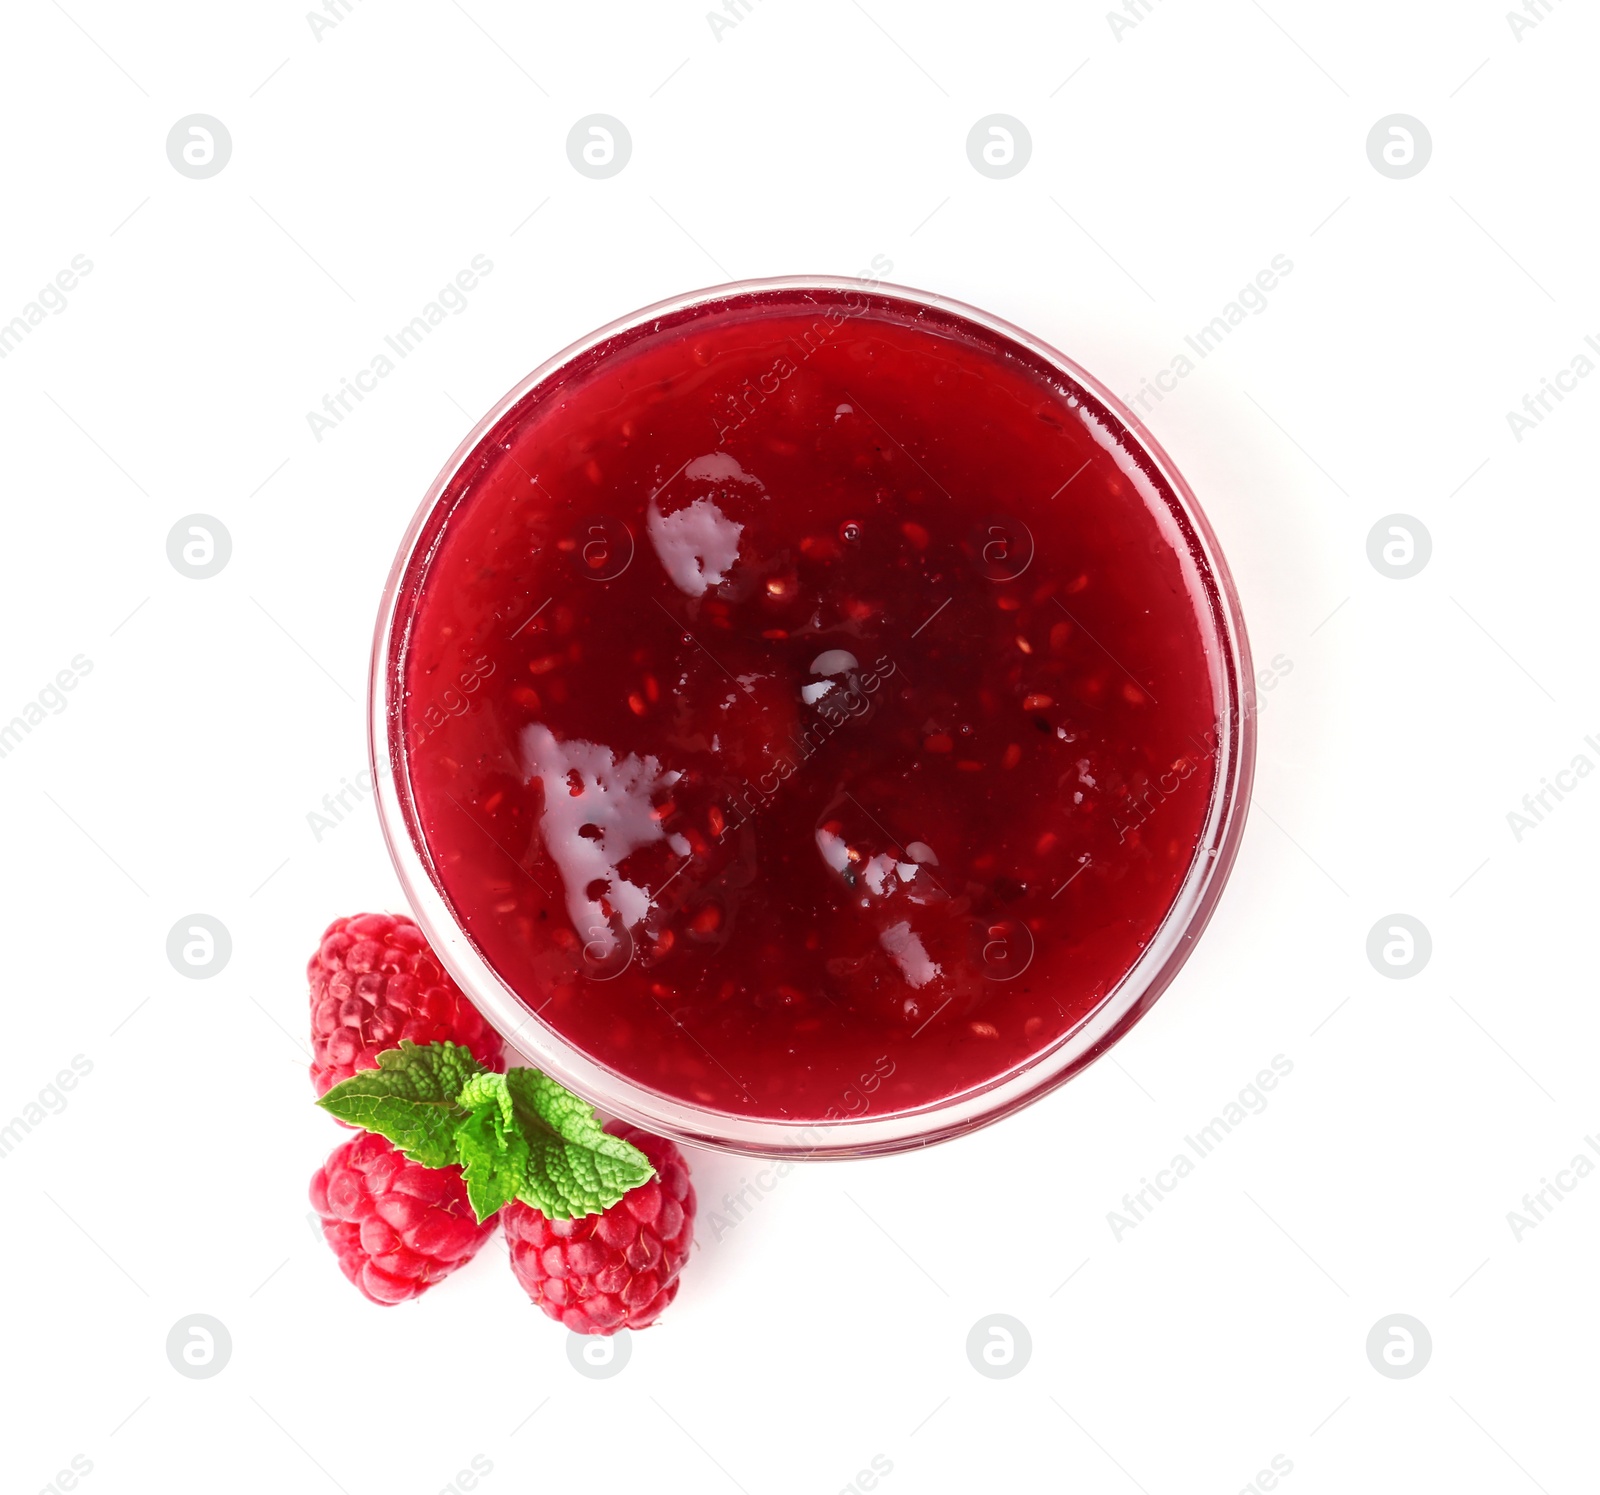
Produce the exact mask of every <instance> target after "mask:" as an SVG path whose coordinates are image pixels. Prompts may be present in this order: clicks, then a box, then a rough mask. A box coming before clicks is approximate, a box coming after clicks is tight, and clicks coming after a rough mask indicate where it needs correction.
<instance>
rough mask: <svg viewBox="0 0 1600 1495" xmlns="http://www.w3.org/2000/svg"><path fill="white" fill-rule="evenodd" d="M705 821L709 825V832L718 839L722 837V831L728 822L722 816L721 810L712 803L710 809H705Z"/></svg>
mask: <svg viewBox="0 0 1600 1495" xmlns="http://www.w3.org/2000/svg"><path fill="white" fill-rule="evenodd" d="M706 823H707V824H708V825H709V826H710V827H711V834H712V835H713V836H716V837H717V838H718V839H719V840H720V839H721V838H722V832H723V831H724V830H725V829H726V828H727V824H728V822H727V820H726V819H725V818H724V817H723V814H722V811H721V810H719V809H718V808H717V807H716V806H715V805H712V807H711V808H710V810H709V811H707V813H706Z"/></svg>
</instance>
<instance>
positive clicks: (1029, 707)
mask: <svg viewBox="0 0 1600 1495" xmlns="http://www.w3.org/2000/svg"><path fill="white" fill-rule="evenodd" d="M1054 705H1055V702H1054V701H1053V700H1051V699H1050V697H1049V696H1040V695H1033V696H1024V697H1023V698H1022V709H1023V710H1024V711H1044V710H1047V709H1048V708H1049V707H1051V706H1054Z"/></svg>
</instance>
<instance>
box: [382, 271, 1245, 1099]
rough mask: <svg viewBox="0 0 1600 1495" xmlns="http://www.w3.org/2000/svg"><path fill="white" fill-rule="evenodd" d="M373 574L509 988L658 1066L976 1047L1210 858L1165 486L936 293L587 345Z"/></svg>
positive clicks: (1078, 991)
mask: <svg viewBox="0 0 1600 1495" xmlns="http://www.w3.org/2000/svg"><path fill="white" fill-rule="evenodd" d="M399 586H400V588H401V590H402V592H403V594H404V598H405V601H404V603H403V607H404V608H406V609H409V611H408V613H407V615H406V616H405V617H404V618H403V619H402V620H401V621H400V622H399V623H397V624H396V625H395V626H394V627H393V629H392V631H391V634H390V650H391V657H390V666H389V667H390V669H391V670H392V671H393V672H394V675H395V678H396V681H397V688H396V690H395V692H394V695H393V698H392V700H393V704H392V706H391V712H392V715H391V719H390V727H389V730H390V743H391V750H392V753H393V757H394V761H395V764H396V770H397V775H398V777H399V778H401V779H402V780H403V781H404V785H405V788H404V793H405V795H406V796H407V805H406V814H407V817H408V822H409V831H410V835H411V837H412V839H413V840H414V842H415V843H416V845H417V846H418V848H419V850H420V851H421V854H422V857H423V859H424V862H425V864H426V867H427V871H428V875H429V876H430V877H431V879H432V881H433V883H434V885H435V886H436V888H437V889H438V891H439V892H440V893H441V894H442V895H443V898H444V900H445V902H446V903H447V905H448V907H449V909H450V911H451V912H452V914H453V916H454V919H455V921H456V923H457V924H459V926H460V927H461V929H462V930H464V931H465V933H466V934H467V936H468V937H469V938H470V940H471V942H472V944H473V945H474V946H475V947H476V950H477V952H478V953H479V955H481V957H482V959H483V960H484V961H486V962H487V964H488V965H489V966H490V967H491V968H492V969H493V971H494V972H495V973H497V974H498V975H499V977H500V979H501V980H502V981H503V982H504V983H505V984H506V985H507V986H509V987H510V988H511V990H512V991H513V992H515V993H516V994H517V996H518V997H520V999H521V1001H522V1003H523V1004H524V1005H525V1007H526V1008H527V1010H528V1012H529V1013H531V1014H532V1016H531V1017H529V1018H528V1019H527V1022H528V1023H529V1024H532V1025H546V1026H547V1027H548V1029H549V1030H551V1031H553V1033H554V1034H555V1035H557V1036H558V1037H559V1038H560V1039H562V1040H564V1041H565V1043H566V1044H568V1045H570V1046H571V1047H572V1048H573V1049H575V1050H576V1051H578V1052H579V1053H581V1054H582V1055H584V1056H587V1058H588V1059H589V1060H590V1061H592V1062H593V1063H594V1064H596V1065H598V1066H600V1067H602V1068H603V1069H605V1070H607V1071H609V1072H611V1073H613V1074H616V1075H618V1076H621V1077H623V1078H625V1079H626V1080H627V1081H628V1082H629V1083H631V1084H632V1085H634V1086H638V1087H642V1088H643V1089H644V1090H646V1091H649V1092H652V1093H654V1094H656V1095H659V1096H663V1097H667V1098H670V1099H671V1100H673V1101H675V1102H681V1103H682V1104H684V1105H689V1106H693V1107H699V1108H706V1109H709V1110H713V1111H716V1112H719V1113H723V1114H730V1115H738V1116H743V1117H750V1118H776V1119H781V1120H783V1121H794V1122H802V1121H804V1122H811V1121H831V1120H834V1119H837V1118H841V1117H855V1116H863V1115H865V1116H882V1115H888V1114H892V1113H901V1112H906V1111H914V1110H917V1109H919V1108H927V1107H932V1106H935V1105H937V1104H938V1103H940V1102H942V1101H944V1100H946V1099H947V1098H949V1097H952V1096H956V1095H959V1094H961V1093H964V1092H972V1091H975V1090H981V1089H982V1088H984V1087H988V1086H992V1085H994V1084H996V1083H997V1082H998V1081H999V1080H1001V1079H1002V1078H1003V1077H1006V1076H1008V1075H1014V1074H1016V1073H1017V1072H1018V1071H1019V1070H1021V1069H1023V1068H1025V1067H1026V1066H1028V1065H1030V1063H1032V1062H1035V1061H1036V1060H1037V1059H1038V1056H1040V1055H1041V1054H1043V1053H1044V1052H1045V1051H1047V1050H1049V1049H1051V1048H1052V1047H1053V1046H1056V1045H1058V1044H1060V1043H1061V1041H1062V1040H1063V1039H1064V1038H1065V1037H1066V1036H1067V1035H1069V1034H1071V1033H1072V1032H1073V1031H1074V1030H1075V1029H1077V1028H1079V1027H1080V1026H1081V1025H1083V1024H1084V1022H1085V1020H1086V1019H1087V1018H1089V1017H1090V1015H1091V1014H1093V1013H1095V1011H1096V1009H1097V1008H1098V1007H1100V1005H1101V1004H1102V1003H1103V1002H1105V1001H1106V999H1107V997H1108V994H1110V993H1112V992H1113V990H1114V989H1115V988H1117V987H1118V985H1119V983H1121V982H1122V981H1123V979H1124V977H1126V976H1127V975H1128V973H1129V972H1130V970H1132V969H1133V968H1134V966H1135V964H1136V963H1137V962H1138V961H1139V960H1140V958H1141V956H1142V954H1143V953H1144V952H1145V950H1146V948H1147V946H1149V945H1150V944H1151V942H1152V940H1153V938H1154V937H1155V936H1156V934H1157V931H1158V929H1160V927H1161V926H1162V924H1163V921H1164V920H1165V919H1166V918H1167V916H1168V914H1169V911H1171V910H1172V909H1173V908H1174V905H1175V902H1177V901H1178V900H1179V898H1180V891H1181V890H1182V889H1183V888H1184V887H1185V884H1186V880H1188V879H1190V878H1191V874H1192V873H1193V872H1194V870H1195V868H1196V867H1197V866H1198V865H1200V864H1201V863H1202V862H1203V860H1204V858H1205V857H1206V856H1208V855H1214V854H1215V853H1214V851H1212V850H1209V849H1208V848H1209V846H1210V845H1212V844H1213V843H1212V842H1208V840H1207V837H1208V836H1210V835H1212V833H1213V832H1214V829H1215V826H1214V819H1215V817H1214V806H1215V803H1216V801H1217V796H1218V794H1219V783H1220V781H1221V777H1222V775H1221V769H1220V767H1219V763H1220V758H1221V755H1220V754H1219V750H1218V742H1219V733H1222V734H1223V735H1224V736H1226V732H1225V730H1224V725H1223V723H1222V721H1221V718H1222V717H1223V715H1224V714H1225V712H1226V710H1227V707H1226V704H1225V703H1226V700H1227V684H1226V681H1225V680H1224V667H1223V664H1222V663H1221V662H1220V661H1219V645H1218V643H1217V639H1218V636H1219V624H1218V622H1217V612H1218V607H1219V604H1218V601H1217V598H1218V595H1219V587H1218V584H1217V582H1216V579H1215V578H1214V577H1213V576H1212V574H1211V573H1210V572H1209V571H1208V570H1207V569H1206V561H1205V556H1204V549H1203V546H1202V544H1201V543H1200V541H1199V540H1198V539H1197V537H1196V533H1195V531H1194V529H1193V528H1192V526H1191V522H1190V518H1189V516H1188V515H1187V513H1186V511H1185V510H1184V508H1183V506H1182V504H1181V503H1180V502H1178V501H1177V499H1176V498H1175V497H1174V495H1173V493H1172V491H1171V489H1170V487H1169V486H1168V485H1167V483H1166V480H1165V479H1164V478H1163V477H1162V476H1161V473H1160V471H1159V470H1158V468H1157V466H1156V465H1155V464H1154V463H1153V462H1152V461H1151V460H1150V459H1149V458H1148V456H1147V455H1146V453H1145V452H1144V450H1143V449H1142V448H1141V447H1140V445H1139V444H1138V443H1137V442H1136V441H1135V440H1134V439H1133V438H1132V437H1131V436H1130V435H1129V433H1128V432H1127V430H1126V428H1125V427H1124V426H1123V424H1122V423H1121V421H1119V420H1118V418H1117V417H1116V416H1115V415H1114V414H1113V413H1112V412H1111V411H1110V410H1108V409H1107V408H1106V406H1105V405H1104V404H1103V403H1102V402H1101V400H1100V399H1099V398H1098V397H1097V396H1095V395H1094V394H1092V393H1091V392H1089V391H1088V390H1087V389H1085V388H1083V387H1080V386H1078V385H1077V384H1076V383H1075V382H1073V381H1072V380H1070V379H1069V378H1067V377H1066V375H1064V373H1063V372H1062V370H1061V369H1060V368H1059V367H1056V366H1055V365H1053V364H1052V363H1051V362H1050V361H1049V360H1047V359H1045V358H1044V357H1043V356H1042V355H1041V354H1040V353H1039V352H1037V351H1036V350H1034V349H1032V348H1030V347H1028V346H1025V345H1024V344H1022V343H1020V342H1017V341H1013V340H1012V339H1011V338H1009V337H1007V336H1006V335H1004V334H1003V333H1001V332H1000V331H998V330H997V329H993V328H990V327H986V326H983V325H980V324H978V323H976V322H974V321H972V320H970V319H969V318H967V317H965V316H962V315H959V314H957V313H955V312H953V311H948V310H943V309H941V308H939V307H938V306H937V304H929V303H926V302H919V301H911V300H908V299H907V298H906V297H905V296H903V295H889V294H885V293H881V292H871V291H866V290H862V289H857V288H849V289H847V288H845V287H844V286H843V285H842V284H834V285H818V286H812V287H807V288H778V289H763V288H756V289H751V290H743V291H734V292H731V293H729V294H726V295H722V296H720V297H717V298H711V299H705V298H702V299H700V300H699V301H698V302H696V303H694V304H692V305H688V306H684V307H680V308H679V309H677V310H676V311H672V312H670V313H669V314H665V315H662V316H659V317H655V318H644V319H641V320H636V321H635V322H634V323H633V324H632V325H629V326H627V327H625V328H624V329H623V330H622V331H620V332H615V333H613V334H611V335H610V336H608V337H605V338H603V339H602V340H600V341H599V342H597V343H592V344H590V345H589V346H588V347H587V348H586V349H585V350H584V351H582V352H581V353H579V354H578V355H577V356H576V357H575V358H573V359H572V360H571V361H569V362H568V363H566V364H565V365H563V366H562V367H560V368H559V369H557V370H556V371H555V372H553V373H551V374H549V375H547V376H545V377H543V378H541V379H539V380H538V381H536V382H535V383H534V384H533V385H532V387H530V388H529V389H527V391H526V392H525V393H524V394H523V395H522V397H521V398H520V399H518V400H517V401H516V402H515V403H514V404H512V405H511V406H510V407H509V408H508V409H507V410H506V411H505V413H504V414H503V415H502V416H501V417H500V418H499V419H498V421H497V422H496V423H495V424H494V425H493V426H492V427H491V428H490V429H489V431H488V432H487V434H485V435H484V437H483V438H482V440H481V441H479V442H478V444H477V446H476V447H475V448H474V449H473V450H472V451H471V453H470V454H469V455H468V456H467V457H466V458H465V460H464V461H463V462H462V463H461V464H460V465H459V466H458V467H457V468H456V469H455V471H454V473H453V475H452V476H451V477H450V479H449V480H448V482H447V483H446V484H445V487H444V489H443V492H442V494H441V496H440V497H439V500H438V502H437V503H436V504H435V505H434V507H433V509H432V511H431V514H430V515H429V516H428V518H427V519H426V520H425V521H424V522H423V524H422V528H421V530H420V533H419V535H418V538H417V541H416V544H415V548H414V549H413V551H412V552H411V557H410V560H409V566H408V569H407V570H406V572H405V573H404V575H403V576H402V577H401V579H400V582H399ZM1208 826H1209V827H1210V829H1208ZM513 1037H515V1035H513Z"/></svg>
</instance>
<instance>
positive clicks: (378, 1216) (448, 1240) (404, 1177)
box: [311, 1132, 494, 1306]
mask: <svg viewBox="0 0 1600 1495" xmlns="http://www.w3.org/2000/svg"><path fill="white" fill-rule="evenodd" d="M311 1203H312V1205H313V1206H314V1207H315V1209H316V1211H317V1213H318V1214H319V1215H321V1216H322V1233H323V1235H325V1236H326V1237H327V1239H328V1244H329V1245H330V1246H332V1247H333V1254H334V1255H335V1256H337V1257H338V1258H339V1269H340V1270H341V1271H342V1272H343V1273H344V1274H345V1276H346V1277H348V1278H349V1279H350V1280H351V1281H352V1282H353V1283H355V1285H356V1286H357V1287H358V1288H360V1289H361V1291H362V1292H363V1293H364V1294H366V1296H367V1297H369V1298H371V1299H372V1301H373V1302H374V1303H382V1304H384V1305H385V1306H387V1305H388V1304H390V1303H403V1302H404V1301H405V1300H406V1299H407V1298H415V1297H417V1296H418V1295H419V1294H421V1293H425V1292H427V1290H428V1289H429V1288H430V1287H432V1286H433V1284H434V1283H435V1282H437V1281H439V1279H440V1278H441V1277H448V1276H449V1275H450V1274H451V1273H452V1272H453V1271H455V1269H456V1268H457V1267H460V1266H465V1265H466V1264H467V1263H468V1262H469V1261H471V1260H472V1258H473V1257H474V1256H476V1255H477V1253H478V1248H479V1247H480V1246H481V1245H482V1244H483V1243H484V1242H485V1241H486V1240H488V1239H489V1236H490V1235H491V1234H492V1233H493V1231H494V1220H493V1219H490V1220H487V1221H485V1222H484V1223H483V1224H482V1225H480V1224H479V1223H478V1221H477V1218H476V1216H475V1215H474V1214H473V1212H472V1206H471V1205H470V1204H468V1203H467V1190H466V1185H465V1184H463V1183H462V1182H461V1170H460V1169H459V1168H424V1167H423V1166H422V1164H421V1163H413V1162H410V1161H408V1160H407V1159H406V1158H405V1157H404V1156H403V1155H402V1154H401V1153H400V1152H399V1151H398V1150H397V1149H396V1148H393V1147H391V1146H390V1145H389V1144H388V1143H387V1142H386V1141H384V1139H383V1138H382V1137H379V1136H377V1135H376V1134H374V1133H372V1132H362V1133H361V1134H360V1135H359V1136H357V1137H353V1138H352V1139H351V1140H350V1141H348V1142H346V1143H344V1144H343V1146H341V1147H336V1148H335V1149H334V1150H333V1153H332V1155H331V1156H330V1157H329V1158H328V1161H327V1162H326V1163H324V1164H323V1165H322V1167H320V1168H319V1169H317V1173H316V1177H315V1178H313V1179H312V1180H311Z"/></svg>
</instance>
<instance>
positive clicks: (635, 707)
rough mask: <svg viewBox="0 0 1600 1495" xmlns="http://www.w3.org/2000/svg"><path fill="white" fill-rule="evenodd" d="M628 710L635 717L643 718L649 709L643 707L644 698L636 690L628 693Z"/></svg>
mask: <svg viewBox="0 0 1600 1495" xmlns="http://www.w3.org/2000/svg"><path fill="white" fill-rule="evenodd" d="M628 708H629V709H630V710H631V711H632V712H633V714H634V715H635V716H643V715H644V714H645V712H646V711H648V710H649V709H650V708H649V707H648V706H646V705H645V703H644V697H643V696H641V695H640V694H639V692H638V691H636V690H635V691H630V692H629V693H628Z"/></svg>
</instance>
